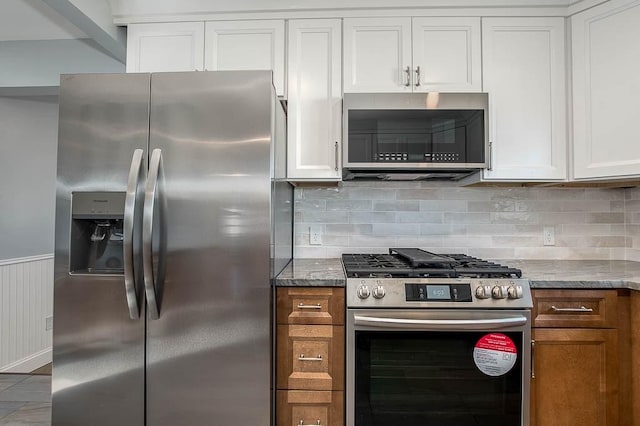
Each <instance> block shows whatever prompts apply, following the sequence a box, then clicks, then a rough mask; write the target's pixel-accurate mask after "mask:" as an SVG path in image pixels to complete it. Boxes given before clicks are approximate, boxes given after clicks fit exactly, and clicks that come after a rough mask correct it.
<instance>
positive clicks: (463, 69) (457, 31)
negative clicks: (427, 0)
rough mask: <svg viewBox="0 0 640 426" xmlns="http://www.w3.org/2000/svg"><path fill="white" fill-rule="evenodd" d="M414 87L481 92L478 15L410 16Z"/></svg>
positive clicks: (422, 89)
mask: <svg viewBox="0 0 640 426" xmlns="http://www.w3.org/2000/svg"><path fill="white" fill-rule="evenodd" d="M412 32H413V72H414V75H413V85H414V88H413V90H414V91H415V92H480V91H482V79H481V70H480V68H481V60H480V36H481V35H480V18H440V17H436V18H413V22H412Z"/></svg>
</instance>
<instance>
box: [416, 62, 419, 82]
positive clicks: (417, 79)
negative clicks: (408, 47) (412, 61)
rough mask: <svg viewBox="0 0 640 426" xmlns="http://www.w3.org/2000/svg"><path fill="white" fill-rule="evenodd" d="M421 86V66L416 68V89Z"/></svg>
mask: <svg viewBox="0 0 640 426" xmlns="http://www.w3.org/2000/svg"><path fill="white" fill-rule="evenodd" d="M418 86H420V65H418V66H417V67H416V87H418Z"/></svg>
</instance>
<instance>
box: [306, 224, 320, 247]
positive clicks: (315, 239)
mask: <svg viewBox="0 0 640 426" xmlns="http://www.w3.org/2000/svg"><path fill="white" fill-rule="evenodd" d="M309 244H311V245H314V246H317V245H320V244H322V225H313V226H310V227H309Z"/></svg>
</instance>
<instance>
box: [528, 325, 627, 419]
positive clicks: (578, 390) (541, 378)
mask: <svg viewBox="0 0 640 426" xmlns="http://www.w3.org/2000/svg"><path fill="white" fill-rule="evenodd" d="M533 339H534V340H535V346H534V348H535V349H534V353H533V370H534V375H535V378H533V379H532V387H531V392H532V395H531V396H532V399H531V401H532V407H531V408H532V421H531V425H535V426H566V425H581V426H604V425H612V426H613V425H618V399H617V394H618V356H617V351H618V336H617V330H610V329H557V328H549V329H536V328H534V329H533Z"/></svg>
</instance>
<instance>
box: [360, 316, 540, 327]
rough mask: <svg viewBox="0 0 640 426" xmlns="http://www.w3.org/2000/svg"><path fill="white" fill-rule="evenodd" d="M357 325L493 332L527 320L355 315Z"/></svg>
mask: <svg viewBox="0 0 640 426" xmlns="http://www.w3.org/2000/svg"><path fill="white" fill-rule="evenodd" d="M353 319H354V323H355V325H362V326H370V327H377V328H402V329H412V330H492V329H500V328H505V327H516V326H521V325H525V324H526V323H527V318H525V317H522V316H519V317H508V318H492V319H473V320H471V319H468V320H456V319H446V320H445V319H412V318H381V317H369V316H362V315H354V317H353Z"/></svg>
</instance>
